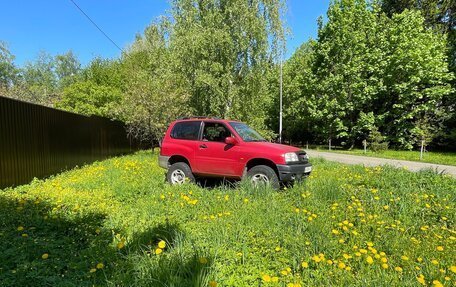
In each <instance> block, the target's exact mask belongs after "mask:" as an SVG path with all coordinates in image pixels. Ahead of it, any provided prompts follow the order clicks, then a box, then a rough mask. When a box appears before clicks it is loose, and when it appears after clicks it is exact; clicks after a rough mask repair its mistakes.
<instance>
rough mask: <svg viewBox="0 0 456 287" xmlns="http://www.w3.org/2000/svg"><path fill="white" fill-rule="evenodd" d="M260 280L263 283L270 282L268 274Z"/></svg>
mask: <svg viewBox="0 0 456 287" xmlns="http://www.w3.org/2000/svg"><path fill="white" fill-rule="evenodd" d="M261 278H262V279H263V281H264V282H271V276H269V275H268V274H264V275H263V276H262V277H261Z"/></svg>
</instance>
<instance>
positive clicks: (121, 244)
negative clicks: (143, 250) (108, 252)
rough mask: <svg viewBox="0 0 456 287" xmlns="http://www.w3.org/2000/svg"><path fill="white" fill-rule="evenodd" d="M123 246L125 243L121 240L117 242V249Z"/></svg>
mask: <svg viewBox="0 0 456 287" xmlns="http://www.w3.org/2000/svg"><path fill="white" fill-rule="evenodd" d="M124 247H125V243H124V242H123V241H121V242H119V243H117V248H118V249H122V248H124Z"/></svg>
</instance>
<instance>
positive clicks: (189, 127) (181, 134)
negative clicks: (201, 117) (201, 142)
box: [171, 121, 201, 140]
mask: <svg viewBox="0 0 456 287" xmlns="http://www.w3.org/2000/svg"><path fill="white" fill-rule="evenodd" d="M200 127H201V121H192V122H179V123H176V124H175V125H174V127H173V130H172V131H171V137H172V138H174V139H181V140H197V139H198V135H199V131H200Z"/></svg>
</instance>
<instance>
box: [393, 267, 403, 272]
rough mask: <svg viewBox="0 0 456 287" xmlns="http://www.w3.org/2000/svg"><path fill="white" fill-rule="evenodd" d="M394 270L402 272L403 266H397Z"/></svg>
mask: <svg viewBox="0 0 456 287" xmlns="http://www.w3.org/2000/svg"><path fill="white" fill-rule="evenodd" d="M394 270H396V271H397V272H402V267H399V266H396V267H394Z"/></svg>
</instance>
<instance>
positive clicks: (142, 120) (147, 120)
mask: <svg viewBox="0 0 456 287" xmlns="http://www.w3.org/2000/svg"><path fill="white" fill-rule="evenodd" d="M169 29H170V22H169V21H168V20H167V19H162V21H160V22H157V23H154V24H152V25H150V26H149V27H147V28H146V30H145V31H144V35H138V36H137V37H136V40H135V42H134V43H133V44H132V46H131V47H130V48H129V49H128V50H127V52H126V53H124V54H123V57H122V63H123V74H124V75H125V94H124V99H123V101H122V105H121V106H122V114H123V116H124V118H125V120H126V122H127V124H128V125H129V129H130V133H132V134H133V135H134V136H135V137H137V138H139V139H141V140H144V141H148V142H151V141H154V140H160V139H161V138H162V137H163V134H164V132H165V130H166V127H167V126H168V124H169V123H170V122H171V121H173V120H175V119H176V118H177V117H178V116H180V115H183V114H186V113H187V111H188V108H187V107H188V94H187V89H185V88H184V86H185V83H184V80H183V78H182V75H181V74H180V73H176V72H175V67H174V66H175V61H174V58H173V55H172V53H171V50H170V47H169V45H170V43H169V37H168V35H169V32H170V30H169Z"/></svg>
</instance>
